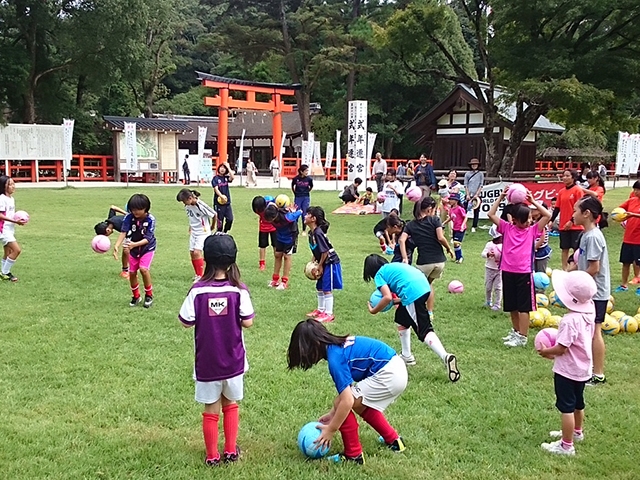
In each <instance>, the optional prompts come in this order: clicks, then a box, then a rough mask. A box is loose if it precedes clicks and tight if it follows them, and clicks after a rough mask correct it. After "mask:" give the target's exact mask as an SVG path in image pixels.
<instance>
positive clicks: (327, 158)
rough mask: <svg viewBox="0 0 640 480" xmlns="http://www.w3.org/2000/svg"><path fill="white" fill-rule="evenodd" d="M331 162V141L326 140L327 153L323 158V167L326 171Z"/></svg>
mask: <svg viewBox="0 0 640 480" xmlns="http://www.w3.org/2000/svg"><path fill="white" fill-rule="evenodd" d="M331 162H333V142H327V154H326V155H325V158H324V169H325V170H326V171H327V172H328V171H329V169H330V168H331Z"/></svg>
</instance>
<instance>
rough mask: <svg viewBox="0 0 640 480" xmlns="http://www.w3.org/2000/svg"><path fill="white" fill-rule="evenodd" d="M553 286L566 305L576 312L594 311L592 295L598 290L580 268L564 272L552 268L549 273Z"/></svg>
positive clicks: (591, 278)
mask: <svg viewBox="0 0 640 480" xmlns="http://www.w3.org/2000/svg"><path fill="white" fill-rule="evenodd" d="M551 279H552V282H553V288H554V289H555V292H556V295H557V296H558V298H560V301H561V302H562V303H564V304H565V305H566V307H567V308H568V309H569V310H571V311H573V312H578V313H595V311H596V310H595V308H596V307H595V305H594V303H593V296H594V295H595V294H596V292H597V291H598V287H596V282H595V280H594V279H593V277H592V276H591V275H589V274H588V273H587V272H583V271H581V270H574V271H573V272H565V271H563V270H554V271H553V274H552V275H551Z"/></svg>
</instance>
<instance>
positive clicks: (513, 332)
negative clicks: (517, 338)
mask: <svg viewBox="0 0 640 480" xmlns="http://www.w3.org/2000/svg"><path fill="white" fill-rule="evenodd" d="M515 333H516V331H515V330H514V329H513V328H512V329H511V331H509V333H508V334H507V336H506V337H502V340H504V341H505V342H507V341H509V340H511V339H512V338H513V336H514V334H515Z"/></svg>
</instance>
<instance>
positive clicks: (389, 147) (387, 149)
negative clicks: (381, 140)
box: [384, 136, 393, 158]
mask: <svg viewBox="0 0 640 480" xmlns="http://www.w3.org/2000/svg"><path fill="white" fill-rule="evenodd" d="M384 155H385V157H387V158H393V156H392V155H393V137H392V136H389V138H387V141H386V142H385V146H384Z"/></svg>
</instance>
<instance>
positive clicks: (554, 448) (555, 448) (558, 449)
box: [540, 440, 576, 455]
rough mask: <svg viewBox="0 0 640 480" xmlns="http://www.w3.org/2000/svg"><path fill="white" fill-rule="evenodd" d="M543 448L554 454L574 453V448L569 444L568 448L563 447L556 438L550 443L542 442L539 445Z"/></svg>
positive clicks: (560, 441)
mask: <svg viewBox="0 0 640 480" xmlns="http://www.w3.org/2000/svg"><path fill="white" fill-rule="evenodd" d="M540 446H541V447H542V449H543V450H546V451H547V452H549V453H555V454H556V455H575V454H576V449H575V448H573V445H571V447H570V448H564V447H563V446H562V440H556V441H555V442H551V443H543V444H542V445H540Z"/></svg>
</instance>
